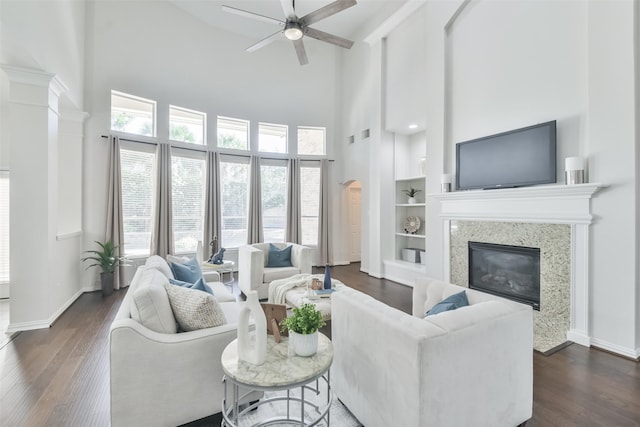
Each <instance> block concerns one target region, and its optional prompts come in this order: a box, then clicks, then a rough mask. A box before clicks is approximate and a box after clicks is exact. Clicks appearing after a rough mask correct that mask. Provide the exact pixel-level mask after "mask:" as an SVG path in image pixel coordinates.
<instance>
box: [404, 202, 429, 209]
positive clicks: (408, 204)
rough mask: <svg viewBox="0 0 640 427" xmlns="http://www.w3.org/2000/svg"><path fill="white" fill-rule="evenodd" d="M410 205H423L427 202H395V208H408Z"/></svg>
mask: <svg viewBox="0 0 640 427" xmlns="http://www.w3.org/2000/svg"><path fill="white" fill-rule="evenodd" d="M412 206H416V207H425V206H427V204H426V203H396V207H397V208H410V207H412Z"/></svg>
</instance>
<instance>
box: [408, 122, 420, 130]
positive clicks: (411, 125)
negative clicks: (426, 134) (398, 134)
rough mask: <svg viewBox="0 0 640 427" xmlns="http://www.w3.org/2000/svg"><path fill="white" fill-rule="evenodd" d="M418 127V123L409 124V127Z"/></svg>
mask: <svg viewBox="0 0 640 427" xmlns="http://www.w3.org/2000/svg"><path fill="white" fill-rule="evenodd" d="M417 128H418V125H417V124H415V123H412V124H410V125H409V129H417Z"/></svg>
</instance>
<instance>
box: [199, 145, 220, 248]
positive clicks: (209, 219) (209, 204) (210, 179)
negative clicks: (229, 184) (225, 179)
mask: <svg viewBox="0 0 640 427" xmlns="http://www.w3.org/2000/svg"><path fill="white" fill-rule="evenodd" d="M206 179H207V182H206V190H205V202H204V203H205V205H204V227H203V233H202V238H203V240H202V249H203V258H204V259H205V260H207V259H209V256H210V255H211V246H209V243H210V242H211V241H212V240H213V238H214V237H215V238H217V239H218V242H220V234H221V232H222V224H221V218H222V208H221V202H220V156H219V155H218V153H216V152H215V151H209V152H208V153H207V178H206Z"/></svg>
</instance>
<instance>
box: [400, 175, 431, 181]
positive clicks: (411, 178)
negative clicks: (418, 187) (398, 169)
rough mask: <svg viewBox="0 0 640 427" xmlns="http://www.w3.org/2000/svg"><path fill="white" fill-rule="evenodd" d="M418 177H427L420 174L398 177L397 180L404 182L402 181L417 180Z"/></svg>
mask: <svg viewBox="0 0 640 427" xmlns="http://www.w3.org/2000/svg"><path fill="white" fill-rule="evenodd" d="M417 179H425V176H424V175H420V176H410V177H407V178H396V182H402V181H415V180H417Z"/></svg>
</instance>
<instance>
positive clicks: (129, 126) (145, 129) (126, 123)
mask: <svg viewBox="0 0 640 427" xmlns="http://www.w3.org/2000/svg"><path fill="white" fill-rule="evenodd" d="M111 130H119V131H122V132H128V133H135V134H137V135H145V136H156V102H155V101H152V100H150V99H145V98H140V97H138V96H133V95H129V94H126V93H122V92H117V91H115V90H112V91H111Z"/></svg>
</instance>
